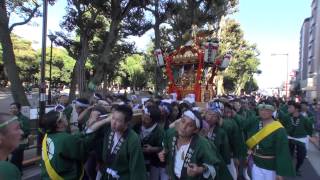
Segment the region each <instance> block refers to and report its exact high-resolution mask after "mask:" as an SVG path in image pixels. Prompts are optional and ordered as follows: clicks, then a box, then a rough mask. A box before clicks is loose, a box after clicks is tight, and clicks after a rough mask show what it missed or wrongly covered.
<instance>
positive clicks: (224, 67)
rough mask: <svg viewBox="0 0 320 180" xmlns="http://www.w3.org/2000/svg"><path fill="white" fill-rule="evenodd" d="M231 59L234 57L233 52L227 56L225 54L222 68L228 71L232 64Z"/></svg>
mask: <svg viewBox="0 0 320 180" xmlns="http://www.w3.org/2000/svg"><path fill="white" fill-rule="evenodd" d="M231 57H232V55H231V52H228V53H227V54H225V55H224V57H223V60H222V63H221V65H220V68H222V69H226V68H227V67H228V66H229V64H230V61H231Z"/></svg>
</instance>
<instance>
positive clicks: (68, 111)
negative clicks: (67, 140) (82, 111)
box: [63, 105, 73, 132]
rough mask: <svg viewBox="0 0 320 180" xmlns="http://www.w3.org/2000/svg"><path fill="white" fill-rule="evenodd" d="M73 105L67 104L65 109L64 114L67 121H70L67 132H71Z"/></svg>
mask: <svg viewBox="0 0 320 180" xmlns="http://www.w3.org/2000/svg"><path fill="white" fill-rule="evenodd" d="M72 111H73V108H72V105H67V106H66V107H65V109H64V110H63V114H64V115H65V116H66V118H67V121H68V127H67V132H71V124H70V123H71V116H72Z"/></svg>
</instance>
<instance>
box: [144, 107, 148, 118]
mask: <svg viewBox="0 0 320 180" xmlns="http://www.w3.org/2000/svg"><path fill="white" fill-rule="evenodd" d="M143 112H144V114H146V115H148V116H150V112H149V111H148V109H147V108H145V107H144V108H143Z"/></svg>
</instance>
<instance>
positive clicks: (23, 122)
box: [17, 112, 31, 149]
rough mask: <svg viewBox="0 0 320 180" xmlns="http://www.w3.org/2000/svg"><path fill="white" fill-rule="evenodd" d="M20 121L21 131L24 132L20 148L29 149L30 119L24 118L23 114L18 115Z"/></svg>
mask: <svg viewBox="0 0 320 180" xmlns="http://www.w3.org/2000/svg"><path fill="white" fill-rule="evenodd" d="M17 117H18V121H19V123H20V127H21V130H22V131H23V135H22V140H21V142H20V145H19V148H22V149H24V148H26V147H28V136H29V135H30V132H31V129H30V119H29V118H27V117H26V116H24V115H23V114H22V113H21V112H20V113H19V114H18V115H17Z"/></svg>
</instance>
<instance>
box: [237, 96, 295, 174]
mask: <svg viewBox="0 0 320 180" xmlns="http://www.w3.org/2000/svg"><path fill="white" fill-rule="evenodd" d="M257 108H258V112H259V118H258V119H250V120H244V121H245V122H243V127H244V131H246V132H247V135H248V139H247V141H246V144H247V146H248V149H249V154H250V155H251V157H253V167H252V179H253V180H275V179H276V178H277V176H278V178H279V179H282V176H294V175H295V173H294V170H293V166H292V159H291V157H290V153H289V145H288V138H287V133H286V130H285V128H284V127H283V126H282V124H281V123H280V122H279V121H276V120H274V119H273V118H272V114H273V112H274V111H275V108H274V105H273V103H272V102H270V101H263V102H261V103H260V104H259V105H258V106H257Z"/></svg>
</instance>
